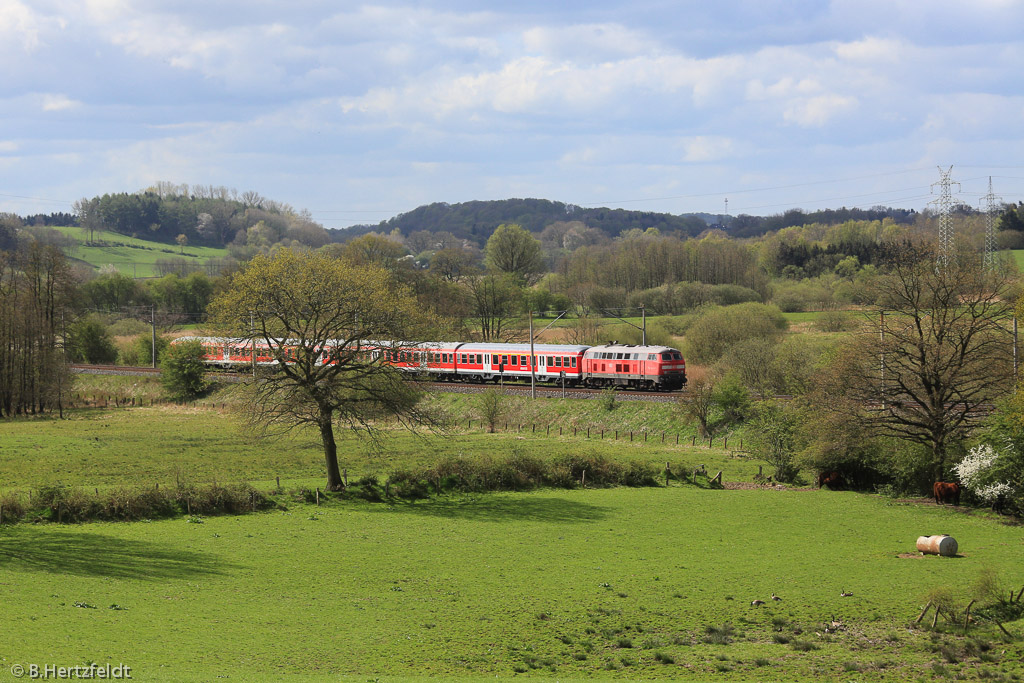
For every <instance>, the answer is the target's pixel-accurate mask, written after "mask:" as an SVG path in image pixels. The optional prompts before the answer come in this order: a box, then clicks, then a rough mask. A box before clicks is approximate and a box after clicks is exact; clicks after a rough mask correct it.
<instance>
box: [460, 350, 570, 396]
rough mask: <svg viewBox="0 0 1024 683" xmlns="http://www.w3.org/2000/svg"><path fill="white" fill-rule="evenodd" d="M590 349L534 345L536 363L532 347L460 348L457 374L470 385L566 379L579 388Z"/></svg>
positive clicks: (568, 382)
mask: <svg viewBox="0 0 1024 683" xmlns="http://www.w3.org/2000/svg"><path fill="white" fill-rule="evenodd" d="M587 348H588V347H586V346H579V345H576V344H534V347H533V362H532V363H531V359H530V345H529V344H488V343H479V344H460V345H459V347H458V350H457V353H456V359H457V360H458V361H459V366H458V369H457V373H458V375H459V376H460V377H461V378H464V379H465V380H466V381H479V382H488V381H490V382H497V381H499V380H500V379H502V378H504V379H517V380H522V379H526V380H528V379H530V376H531V374H532V375H534V376H535V377H536V378H537V381H538V382H556V381H560V380H561V379H562V378H563V377H564V378H565V380H566V383H567V384H570V385H573V386H575V385H576V384H577V383H579V381H580V372H581V370H582V367H583V353H584V352H585V351H586V350H587Z"/></svg>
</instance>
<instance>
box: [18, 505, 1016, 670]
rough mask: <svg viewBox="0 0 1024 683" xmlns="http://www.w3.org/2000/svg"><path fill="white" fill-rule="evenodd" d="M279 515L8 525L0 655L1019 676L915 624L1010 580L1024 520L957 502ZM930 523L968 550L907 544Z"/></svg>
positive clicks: (217, 666)
mask: <svg viewBox="0 0 1024 683" xmlns="http://www.w3.org/2000/svg"><path fill="white" fill-rule="evenodd" d="M288 508H289V509H288V510H287V511H279V512H271V513H263V514H255V515H247V516H241V517H216V518H207V519H205V520H203V521H202V523H195V522H196V521H198V520H193V522H192V523H190V522H189V521H187V520H184V519H174V520H166V521H158V522H150V523H132V524H109V523H103V524H100V523H96V524H84V525H80V526H67V525H45V526H32V525H27V524H26V525H20V526H17V527H13V528H4V529H3V530H2V531H0V591H2V593H3V595H4V597H5V600H4V603H5V606H6V608H5V628H4V629H3V631H2V632H0V663H2V664H3V666H4V667H5V668H7V667H10V666H11V665H13V664H17V663H22V664H28V663H36V662H39V663H43V662H58V663H60V664H66V665H75V664H81V663H85V662H90V661H95V662H99V663H101V664H103V663H106V662H112V663H114V664H117V663H121V662H123V663H125V664H128V665H130V666H131V667H132V672H133V676H134V677H135V678H136V679H137V680H213V679H215V678H219V677H223V678H230V679H236V680H271V679H277V678H280V677H283V676H289V677H295V679H296V680H307V679H308V680H329V679H331V680H333V679H335V678H336V677H337V676H338V675H343V676H352V677H355V676H359V677H360V680H365V679H366V677H368V676H369V677H375V676H381V675H383V676H387V677H392V676H395V677H420V676H438V677H444V678H454V677H478V678H481V679H482V678H484V677H487V678H493V677H495V676H497V677H500V678H512V677H514V676H516V675H517V674H520V673H522V674H528V673H533V674H535V675H542V676H545V677H556V676H557V677H558V678H559V679H561V680H565V679H571V678H584V679H602V678H608V679H616V678H646V679H663V678H664V679H669V678H673V679H690V680H706V679H708V678H709V677H712V676H714V677H715V678H716V679H717V678H721V679H723V680H752V679H759V680H763V679H770V680H810V679H822V678H824V679H826V680H839V679H841V678H843V677H845V676H853V675H863V676H864V677H865V678H866V679H867V680H894V681H896V680H899V681H903V680H908V679H922V680H930V679H932V678H933V676H935V675H941V676H947V675H948V676H960V675H963V676H965V677H968V678H972V679H973V678H976V677H978V676H979V675H985V676H987V677H994V678H996V679H1002V680H1011V678H1010V677H1011V676H1012V677H1014V678H1017V677H1019V676H1020V675H1021V674H1022V673H1024V667H1022V664H1021V654H1022V651H1021V646H1020V644H1019V643H1014V644H1006V643H1003V642H1001V641H1000V639H999V638H997V637H996V634H993V633H991V632H989V631H988V629H985V630H984V631H980V629H976V630H978V631H980V632H979V633H978V634H977V639H976V640H973V641H968V640H966V639H963V638H958V637H954V636H951V635H942V634H929V633H925V632H922V631H918V630H911V629H909V628H908V624H910V622H912V621H913V619H914V617H915V616H916V615H917V613H918V612H919V611H920V609H921V606H922V604H923V602H924V600H925V595H926V593H928V591H929V590H932V589H934V588H937V587H947V588H948V589H950V591H951V592H952V593H953V594H954V595H956V597H957V598H958V599H959V600H961V601H965V599H966V597H967V596H969V595H970V594H971V587H972V585H973V584H975V583H976V582H977V581H978V579H979V577H980V576H981V575H982V572H983V571H984V570H986V569H990V570H992V571H995V572H998V574H999V576H1000V577H1001V579H1002V580H1004V581H1006V582H1007V585H1013V586H1016V584H1017V583H1021V582H1022V581H1024V576H1022V571H1021V567H1022V566H1024V544H1022V543H1021V535H1020V531H1019V528H1015V527H1008V526H1004V525H1001V524H998V523H995V522H993V521H991V520H987V519H983V518H979V517H976V516H972V515H966V514H962V513H960V512H958V511H953V510H950V509H943V508H936V507H934V506H922V505H917V504H897V503H893V502H891V501H888V500H886V499H883V498H879V497H876V496H865V495H860V494H854V493H829V492H827V491H811V490H790V491H781V492H780V491H774V490H745V491H723V490H701V489H696V488H690V487H678V486H675V487H671V488H667V489H666V488H655V489H605V490H572V491H563V490H547V491H541V492H535V493H528V494H487V495H480V496H464V497H457V498H440V499H435V500H430V501H421V502H417V503H397V504H393V505H385V504H370V503H351V502H350V503H332V504H329V505H325V506H322V507H319V508H317V507H315V506H312V505H309V504H305V503H291V504H289V506H288ZM932 531H935V532H938V531H945V532H948V533H951V534H953V535H954V536H956V537H957V538H958V539H959V540H960V543H961V549H962V553H963V557H961V558H957V559H947V558H938V557H930V558H903V557H900V555H901V554H903V553H908V552H909V551H911V550H912V549H913V544H914V539H915V538H916V536H917V535H918V534H920V533H924V532H932ZM842 590H845V591H847V592H849V593H852V596H850V597H847V598H842V597H840V596H839V593H840V591H842ZM772 592H775V593H777V594H778V595H779V596H781V597H782V601H780V602H773V601H771V600H768V597H769V595H770V594H771V593H772ZM755 598H760V599H764V600H766V601H767V603H768V604H767V605H766V606H764V607H761V608H754V607H751V605H750V601H751V600H752V599H755ZM833 619H834V620H836V621H840V622H842V624H843V628H842V630H840V631H839V632H838V633H837V634H835V635H825V634H823V633H822V628H823V626H822V624H823V623H827V622H830V621H832V620H833ZM1007 627H1008V628H1009V629H1010V630H1011V631H1014V632H1017V631H1020V629H1021V623H1020V622H1017V623H1013V624H1007ZM971 643H974V644H973V645H971ZM971 653H973V654H971ZM951 659H952V660H954V661H952V662H951V661H949V660H951ZM983 672H984V673H983Z"/></svg>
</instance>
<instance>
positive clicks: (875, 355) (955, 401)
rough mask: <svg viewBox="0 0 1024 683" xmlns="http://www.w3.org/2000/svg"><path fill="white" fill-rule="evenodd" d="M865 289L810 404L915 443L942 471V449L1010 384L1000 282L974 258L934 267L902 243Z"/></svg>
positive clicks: (1004, 291)
mask: <svg viewBox="0 0 1024 683" xmlns="http://www.w3.org/2000/svg"><path fill="white" fill-rule="evenodd" d="M873 287H874V292H873V295H874V299H875V301H878V302H879V304H878V308H877V310H876V311H875V317H874V320H873V321H872V324H871V325H869V326H868V327H867V328H866V329H865V331H864V332H863V333H861V334H860V335H858V336H857V338H856V339H855V340H854V341H853V342H851V343H850V344H848V345H847V346H846V347H845V348H844V349H843V350H842V351H841V353H840V354H839V355H838V357H837V358H836V360H835V362H834V363H832V365H831V372H827V373H825V374H824V375H823V377H822V380H821V382H820V385H819V387H818V390H817V394H816V397H815V398H816V404H818V405H820V407H821V408H823V409H827V410H833V411H839V412H843V413H845V414H847V415H849V416H850V417H852V418H855V419H857V420H860V421H861V422H862V423H863V424H864V425H865V426H866V427H868V428H869V429H871V430H872V431H873V432H874V433H877V434H881V435H887V436H893V437H896V438H899V439H903V440H907V441H911V442H914V443H918V444H921V445H922V446H925V447H926V448H927V450H928V452H929V453H930V456H931V467H932V470H933V472H934V475H935V477H936V479H939V478H942V477H944V476H945V475H946V474H947V470H948V465H949V459H948V455H949V449H950V446H951V445H952V444H954V443H955V442H957V441H958V440H960V439H961V438H963V436H964V435H965V434H966V433H967V432H968V431H969V430H970V429H971V428H972V427H974V426H975V425H977V424H978V422H979V421H980V419H981V417H982V415H983V412H984V411H983V410H982V408H983V407H984V406H986V405H988V404H991V403H993V402H994V401H996V400H997V399H998V398H1000V397H1001V396H1003V395H1004V394H1006V393H1007V392H1008V391H1010V390H1011V389H1012V386H1013V373H1012V365H1011V362H1012V337H1011V335H1010V334H1009V332H1008V330H1007V329H1006V325H1007V324H1008V322H1009V320H1010V313H1011V310H1012V308H1011V305H1010V303H1009V302H1008V301H1007V300H1006V297H1007V296H1008V294H1009V290H1008V287H1009V281H1008V279H1007V278H1006V277H1005V276H1002V275H1000V274H998V273H992V272H988V271H986V270H984V269H983V268H982V267H981V264H980V262H979V260H978V259H977V258H972V257H970V256H963V255H962V256H960V257H959V258H956V259H953V260H951V261H950V263H949V264H948V265H947V266H945V267H943V268H937V267H936V260H935V257H934V254H933V253H932V252H931V251H929V250H926V249H922V248H911V247H902V248H900V249H899V250H898V251H896V252H894V253H893V255H892V258H891V263H890V271H889V273H887V274H886V275H884V276H883V277H880V278H878V280H877V281H876V283H875V284H874V285H873Z"/></svg>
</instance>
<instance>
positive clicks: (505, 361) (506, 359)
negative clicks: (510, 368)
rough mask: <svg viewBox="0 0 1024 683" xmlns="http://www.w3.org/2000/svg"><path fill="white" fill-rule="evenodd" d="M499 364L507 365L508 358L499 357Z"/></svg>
mask: <svg viewBox="0 0 1024 683" xmlns="http://www.w3.org/2000/svg"><path fill="white" fill-rule="evenodd" d="M501 364H502V365H508V356H502V357H501Z"/></svg>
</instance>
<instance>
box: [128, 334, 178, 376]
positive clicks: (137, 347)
mask: <svg viewBox="0 0 1024 683" xmlns="http://www.w3.org/2000/svg"><path fill="white" fill-rule="evenodd" d="M169 348H170V340H169V339H168V338H167V337H165V336H163V335H162V334H158V335H157V336H156V362H157V365H160V364H161V363H162V362H163V360H164V357H165V356H166V355H167V350H168V349H169ZM121 363H122V364H123V365H132V366H136V367H144V368H145V367H149V366H150V365H152V364H153V335H152V333H150V332H145V333H143V334H139V335H136V337H135V339H133V340H132V341H131V343H130V344H129V345H128V347H127V348H125V347H121Z"/></svg>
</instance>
